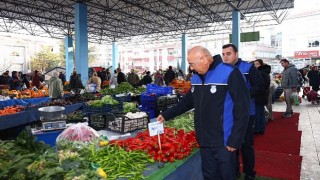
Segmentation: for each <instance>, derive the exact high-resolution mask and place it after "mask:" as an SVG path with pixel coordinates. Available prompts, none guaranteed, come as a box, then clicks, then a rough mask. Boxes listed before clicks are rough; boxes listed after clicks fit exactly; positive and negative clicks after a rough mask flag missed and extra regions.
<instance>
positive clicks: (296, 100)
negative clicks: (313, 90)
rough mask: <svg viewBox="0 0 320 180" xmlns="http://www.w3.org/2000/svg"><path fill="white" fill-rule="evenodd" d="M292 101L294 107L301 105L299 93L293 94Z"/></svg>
mask: <svg viewBox="0 0 320 180" xmlns="http://www.w3.org/2000/svg"><path fill="white" fill-rule="evenodd" d="M290 99H291V103H292V105H294V106H299V105H300V100H299V95H298V93H297V92H294V93H292V95H291V96H290Z"/></svg>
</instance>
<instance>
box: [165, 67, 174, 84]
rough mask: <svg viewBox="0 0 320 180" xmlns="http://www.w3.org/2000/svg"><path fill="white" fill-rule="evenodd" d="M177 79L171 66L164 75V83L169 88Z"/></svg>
mask: <svg viewBox="0 0 320 180" xmlns="http://www.w3.org/2000/svg"><path fill="white" fill-rule="evenodd" d="M175 77H176V74H175V73H174V71H173V70H172V66H169V69H168V70H167V72H166V73H165V74H164V82H165V83H166V85H167V86H168V85H169V84H170V83H171V82H172V81H173V80H174V78H175Z"/></svg>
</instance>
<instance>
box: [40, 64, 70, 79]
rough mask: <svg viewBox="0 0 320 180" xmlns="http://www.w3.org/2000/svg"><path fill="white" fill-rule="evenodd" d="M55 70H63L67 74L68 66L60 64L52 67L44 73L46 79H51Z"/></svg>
mask: <svg viewBox="0 0 320 180" xmlns="http://www.w3.org/2000/svg"><path fill="white" fill-rule="evenodd" d="M54 72H58V73H60V72H62V73H63V74H65V73H66V68H64V67H59V66H58V67H55V68H52V69H50V70H49V71H47V72H46V73H44V76H45V77H44V78H45V80H49V79H50V78H51V77H52V76H53V73H54Z"/></svg>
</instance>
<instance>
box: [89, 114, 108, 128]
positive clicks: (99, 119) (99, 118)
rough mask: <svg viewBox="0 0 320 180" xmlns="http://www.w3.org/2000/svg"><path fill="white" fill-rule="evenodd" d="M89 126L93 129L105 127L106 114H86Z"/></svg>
mask: <svg viewBox="0 0 320 180" xmlns="http://www.w3.org/2000/svg"><path fill="white" fill-rule="evenodd" d="M88 118H89V122H88V124H89V126H90V127H92V128H93V129H94V130H97V131H99V130H102V129H105V128H106V115H105V114H91V115H89V116H88Z"/></svg>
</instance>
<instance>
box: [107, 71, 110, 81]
mask: <svg viewBox="0 0 320 180" xmlns="http://www.w3.org/2000/svg"><path fill="white" fill-rule="evenodd" d="M110 79H111V73H110V70H109V69H106V80H107V81H110Z"/></svg>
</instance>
